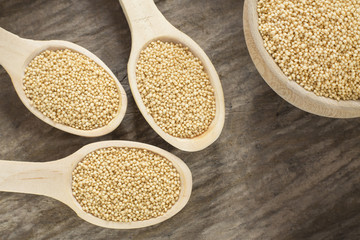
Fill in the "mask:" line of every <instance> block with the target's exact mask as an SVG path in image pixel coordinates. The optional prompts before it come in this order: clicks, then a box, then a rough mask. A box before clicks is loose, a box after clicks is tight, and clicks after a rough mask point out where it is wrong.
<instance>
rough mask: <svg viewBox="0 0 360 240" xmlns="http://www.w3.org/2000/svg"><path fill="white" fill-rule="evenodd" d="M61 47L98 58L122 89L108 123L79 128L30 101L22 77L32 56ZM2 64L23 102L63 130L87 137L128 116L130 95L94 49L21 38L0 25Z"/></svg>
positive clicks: (65, 42)
mask: <svg viewBox="0 0 360 240" xmlns="http://www.w3.org/2000/svg"><path fill="white" fill-rule="evenodd" d="M59 49H70V50H72V51H75V52H78V53H81V54H83V55H85V56H87V57H89V58H90V59H92V60H93V61H94V62H96V63H97V64H98V65H99V66H100V67H102V68H103V69H104V70H105V71H106V72H107V73H108V74H109V75H110V76H111V77H112V78H113V79H114V81H115V83H116V86H117V87H118V90H119V93H120V95H121V96H120V101H121V103H120V107H119V109H118V112H117V115H116V117H115V118H114V119H113V120H112V121H110V122H109V124H108V125H106V126H103V127H100V128H97V129H92V130H80V129H76V128H73V127H70V126H67V125H64V124H60V123H56V122H54V121H53V120H52V119H50V118H48V117H46V116H45V115H44V114H43V113H41V112H40V111H39V110H37V109H36V108H35V107H34V106H33V105H31V103H30V100H29V99H28V98H27V96H26V95H25V92H24V89H23V78H24V74H25V69H26V67H27V66H28V64H29V63H30V62H31V60H32V59H33V58H34V57H36V56H37V55H39V54H40V53H41V52H43V51H45V50H59ZM0 65H2V66H3V67H4V68H5V70H6V71H7V72H8V74H9V75H10V78H11V80H12V82H13V85H14V88H15V90H16V93H17V95H18V96H19V98H20V100H21V101H22V102H23V104H24V105H25V106H26V107H27V108H28V109H29V110H30V112H32V113H33V114H34V115H35V116H36V117H38V118H39V119H41V120H43V121H44V122H46V123H47V124H49V125H51V126H53V127H55V128H58V129H60V130H63V131H65V132H68V133H72V134H75V135H79V136H84V137H97V136H102V135H105V134H107V133H110V132H112V131H113V130H114V129H115V128H117V127H118V126H119V124H120V123H121V121H122V119H123V118H124V116H125V112H126V107H127V97H126V93H125V90H124V88H123V87H122V86H121V84H120V82H119V81H118V79H117V78H116V77H115V75H114V74H113V73H112V71H111V70H110V69H109V68H108V67H107V66H106V65H105V63H104V62H102V61H101V60H100V59H99V58H98V57H96V56H95V55H94V54H93V53H91V52H90V51H88V50H86V49H85V48H83V47H80V46H79V45H77V44H74V43H71V42H67V41H59V40H51V41H35V40H30V39H23V38H20V37H18V36H16V35H14V34H12V33H10V32H8V31H6V30H4V29H2V28H0Z"/></svg>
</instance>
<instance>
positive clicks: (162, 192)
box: [72, 147, 180, 222]
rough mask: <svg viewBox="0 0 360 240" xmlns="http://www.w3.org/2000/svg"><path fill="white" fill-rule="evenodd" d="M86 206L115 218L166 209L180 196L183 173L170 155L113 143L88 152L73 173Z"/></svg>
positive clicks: (147, 215) (77, 195)
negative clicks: (165, 155) (180, 172)
mask: <svg viewBox="0 0 360 240" xmlns="http://www.w3.org/2000/svg"><path fill="white" fill-rule="evenodd" d="M72 176H73V181H72V191H73V195H74V197H75V198H76V200H77V201H78V202H79V204H80V205H81V207H82V209H83V210H84V211H86V212H88V213H90V214H92V215H94V216H95V217H98V218H101V219H104V220H107V221H115V222H133V221H143V220H147V219H151V218H156V217H158V216H161V215H163V214H164V213H166V212H167V211H168V210H169V209H170V208H171V207H172V206H173V205H174V204H175V202H176V201H177V200H178V198H179V194H180V175H179V173H178V171H177V170H176V168H175V167H174V166H173V165H172V163H171V162H170V161H169V160H167V159H166V158H164V157H162V156H160V155H158V154H156V153H153V152H151V151H148V150H145V149H137V148H119V147H109V148H103V149H99V150H96V151H94V152H92V153H90V154H88V155H87V156H86V157H85V158H84V159H83V160H82V161H81V162H79V163H78V165H77V166H76V168H75V169H74V171H73V173H72Z"/></svg>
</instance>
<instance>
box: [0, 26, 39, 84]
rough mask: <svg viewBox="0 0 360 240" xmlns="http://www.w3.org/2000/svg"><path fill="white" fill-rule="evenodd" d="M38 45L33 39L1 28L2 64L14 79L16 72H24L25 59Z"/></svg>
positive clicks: (0, 58) (0, 59)
mask: <svg viewBox="0 0 360 240" xmlns="http://www.w3.org/2000/svg"><path fill="white" fill-rule="evenodd" d="M36 46H37V45H36V43H35V41H33V40H28V39H23V38H20V37H19V36H17V35H15V34H13V33H11V32H8V31H6V30H5V29H3V28H0V65H2V66H3V67H4V68H5V70H6V71H7V72H8V73H9V75H10V76H11V78H12V79H14V77H15V74H20V73H22V72H23V69H24V64H25V61H26V60H27V58H28V57H29V55H30V54H31V53H32V52H33V51H34V47H36Z"/></svg>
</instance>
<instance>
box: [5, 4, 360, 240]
mask: <svg viewBox="0 0 360 240" xmlns="http://www.w3.org/2000/svg"><path fill="white" fill-rule="evenodd" d="M156 3H157V5H158V7H159V8H160V10H161V11H162V12H163V14H164V15H165V16H166V17H167V18H168V19H169V21H170V22H171V23H173V24H174V25H175V26H176V27H178V28H179V29H181V30H182V31H184V32H185V33H187V34H188V35H190V36H191V37H192V38H193V39H195V40H196V41H197V42H198V43H199V44H200V45H201V46H202V47H203V48H204V50H205V51H206V52H207V54H208V55H209V57H210V58H211V59H212V61H213V63H214V65H215V67H216V68H217V70H218V72H219V75H220V78H221V81H222V84H223V88H224V94H225V101H226V122H225V127H224V130H223V133H222V135H221V136H220V138H219V139H218V141H216V142H215V143H214V144H213V145H212V146H210V147H209V148H207V149H205V150H203V151H200V152H196V153H187V152H182V151H180V150H177V149H175V148H173V147H172V146H170V145H169V144H167V143H166V142H165V141H163V140H162V139H161V138H160V137H159V136H158V135H157V134H156V133H155V132H154V131H153V130H152V129H151V128H150V126H149V125H148V124H147V123H146V121H145V120H144V118H143V117H142V115H141V114H140V112H139V110H138V109H137V107H136V105H135V103H134V100H133V98H132V96H131V93H130V89H129V86H128V80H127V74H126V64H127V59H128V56H129V54H130V46H131V38H130V31H129V28H128V25H127V22H126V20H125V17H124V14H123V13H122V11H121V8H120V5H119V3H118V1H116V0H102V1H95V0H11V1H6V0H0V26H1V27H3V28H5V29H7V30H9V31H11V32H14V33H16V34H18V35H20V36H22V37H26V38H33V39H63V40H68V41H72V42H75V43H77V44H80V45H81V46H84V47H85V48H87V49H89V50H90V51H93V52H94V53H95V54H96V55H97V56H99V57H100V58H101V59H102V60H103V61H104V62H105V63H106V64H107V65H108V66H109V67H110V68H111V70H112V71H113V72H114V73H115V75H116V76H117V77H118V79H119V80H121V84H122V85H123V86H124V88H125V89H126V92H127V95H128V98H129V105H128V110H127V113H126V116H125V119H124V121H123V122H122V124H121V125H120V127H119V128H118V129H116V130H115V131H114V132H113V133H111V134H109V135H106V136H104V137H99V138H82V137H78V136H73V135H70V134H67V133H64V132H61V131H59V130H57V129H54V128H52V127H50V126H48V125H46V124H45V123H43V122H42V121H40V120H38V119H37V118H36V117H35V116H33V115H32V114H31V113H30V112H29V111H28V110H27V109H26V108H25V107H24V106H23V105H22V103H21V102H20V100H19V99H18V97H17V95H16V93H15V91H14V89H13V86H12V84H11V81H10V78H9V76H8V75H7V73H6V72H5V71H4V69H2V68H1V69H0V159H7V160H23V161H34V162H35V161H37V162H43V161H49V160H54V159H58V158H61V157H65V156H67V155H69V154H71V153H73V152H74V151H76V150H77V149H78V148H80V147H81V146H83V145H85V144H87V143H91V142H95V141H99V140H108V139H123V140H136V141H141V142H145V143H150V144H153V145H156V146H159V147H161V148H164V149H166V150H168V151H170V152H172V153H174V154H175V155H177V156H179V157H180V158H182V159H183V160H184V161H185V162H186V163H187V165H188V166H189V167H190V169H191V171H192V173H193V181H194V186H193V194H192V196H191V199H190V201H189V203H188V205H187V206H186V207H185V208H184V209H183V210H182V211H181V212H180V213H179V214H177V215H176V216H175V217H173V218H172V219H170V220H168V221H166V222H163V223H161V224H158V225H155V226H153V227H149V228H145V229H138V230H125V231H124V230H110V229H104V228H100V227H96V226H93V225H91V224H89V223H86V222H84V221H83V220H81V219H80V218H78V217H77V216H76V215H75V213H74V212H72V210H70V209H69V208H67V207H66V206H65V205H64V204H62V203H60V202H57V201H55V200H53V199H50V198H46V197H42V196H35V195H25V194H15V193H0V239H1V240H4V239H21V240H23V239H186V240H187V239H189V240H192V239H246V240H247V239H280V240H281V239H316V240H321V239H351V240H355V239H360V185H359V182H360V174H359V170H360V159H359V158H360V129H359V128H360V119H328V118H323V117H318V116H315V115H312V114H308V113H306V112H303V111H301V110H299V109H296V108H295V107H293V106H291V105H290V104H288V103H287V102H285V101H284V100H282V99H281V98H280V97H279V96H277V95H276V94H275V93H274V92H273V91H272V90H271V89H270V88H269V87H268V86H267V85H266V83H265V82H264V81H263V80H262V78H261V77H260V75H259V74H258V72H257V71H256V69H255V67H254V65H253V63H252V62H251V59H250V57H249V54H248V52H247V49H246V45H245V41H244V34H243V31H242V8H243V0H240V1H239V0H162V1H157V2H156Z"/></svg>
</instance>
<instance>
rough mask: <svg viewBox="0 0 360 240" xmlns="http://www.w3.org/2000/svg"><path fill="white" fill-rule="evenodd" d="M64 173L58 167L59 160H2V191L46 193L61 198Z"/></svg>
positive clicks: (0, 164) (0, 173) (0, 171)
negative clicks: (34, 161)
mask: <svg viewBox="0 0 360 240" xmlns="http://www.w3.org/2000/svg"><path fill="white" fill-rule="evenodd" d="M64 175H65V174H64V172H62V171H61V169H59V168H58V164H57V161H54V162H46V163H33V162H18V161H0V191H4V192H17V193H30V194H37V195H45V196H48V197H53V198H56V199H59V197H61V196H58V195H59V193H63V191H62V187H63V186H64V183H63V180H64ZM59 188H60V189H59Z"/></svg>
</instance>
